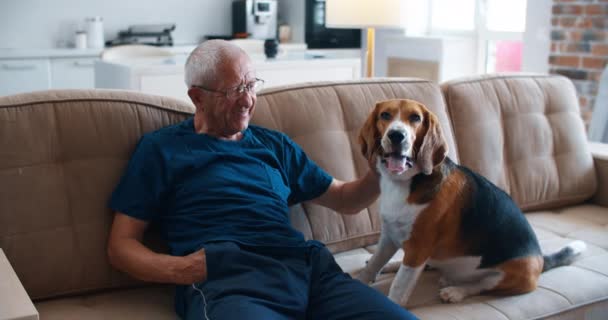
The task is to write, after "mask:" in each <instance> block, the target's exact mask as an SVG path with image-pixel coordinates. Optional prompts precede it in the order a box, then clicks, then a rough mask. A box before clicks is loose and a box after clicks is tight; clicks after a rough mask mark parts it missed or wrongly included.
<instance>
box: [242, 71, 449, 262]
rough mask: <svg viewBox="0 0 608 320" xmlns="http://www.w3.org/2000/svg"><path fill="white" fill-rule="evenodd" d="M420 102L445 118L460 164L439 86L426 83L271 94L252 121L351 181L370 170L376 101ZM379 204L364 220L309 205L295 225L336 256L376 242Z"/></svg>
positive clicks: (299, 210)
mask: <svg viewBox="0 0 608 320" xmlns="http://www.w3.org/2000/svg"><path fill="white" fill-rule="evenodd" d="M397 98H408V99H414V100H418V101H420V102H422V103H424V104H425V105H426V106H427V107H428V108H429V109H431V110H432V111H433V112H434V113H435V114H436V115H437V116H438V118H439V120H440V122H441V125H442V127H443V131H444V132H445V136H446V139H447V141H448V145H449V149H450V151H449V152H450V156H451V157H452V158H453V159H455V160H457V154H456V150H455V148H453V146H454V139H453V136H452V131H451V129H450V127H449V123H448V119H447V114H446V111H445V106H444V102H443V97H442V96H441V92H440V89H439V87H438V86H437V85H436V84H434V83H432V82H430V81H426V80H420V79H399V78H391V79H366V80H359V81H349V82H332V83H310V84H301V85H294V86H288V87H281V88H275V89H270V90H266V91H264V92H263V93H261V94H260V95H259V96H258V101H257V109H256V112H255V115H254V117H253V120H252V122H253V123H256V124H259V125H262V126H264V127H267V128H271V129H275V130H279V131H282V132H284V133H286V134H287V135H288V136H290V137H291V138H292V139H293V140H294V141H295V142H296V143H298V144H299V145H300V146H301V147H302V148H303V149H304V151H306V153H307V155H308V156H309V157H310V158H312V159H313V160H314V161H315V162H317V163H318V164H319V165H320V166H321V167H323V168H324V169H326V170H327V171H328V172H329V174H331V175H332V176H334V177H336V178H338V179H341V180H346V181H350V180H353V179H355V178H357V177H359V176H361V175H363V174H365V173H366V172H367V170H368V165H367V162H366V161H365V159H364V157H363V156H362V155H361V152H360V147H359V145H358V143H357V136H358V134H359V130H360V128H361V126H362V125H363V122H364V121H365V119H366V118H367V116H368V114H369V113H370V112H371V110H372V109H373V108H374V106H375V104H376V102H378V101H380V100H387V99H397ZM377 211H378V210H377V206H376V204H374V205H372V206H371V207H370V208H369V209H367V210H363V212H362V213H360V214H358V215H348V216H346V215H341V214H338V213H335V212H332V211H331V210H329V209H326V208H323V207H320V206H317V205H314V204H311V203H306V204H304V205H303V206H296V207H294V208H293V210H292V214H291V217H292V223H293V224H294V225H295V226H296V228H298V229H299V230H300V231H302V232H303V233H304V235H305V236H306V237H307V238H308V239H316V240H320V241H323V242H324V243H326V244H327V245H328V247H329V249H330V250H332V251H333V252H340V251H345V250H350V249H355V248H359V247H362V246H366V245H370V244H373V243H375V242H376V240H377V238H378V231H379V230H380V229H379V228H380V221H379V219H378V215H377Z"/></svg>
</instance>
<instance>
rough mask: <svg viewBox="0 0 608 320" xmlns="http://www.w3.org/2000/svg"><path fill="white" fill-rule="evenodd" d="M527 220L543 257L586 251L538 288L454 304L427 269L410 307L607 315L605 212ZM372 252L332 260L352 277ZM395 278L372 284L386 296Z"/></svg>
mask: <svg viewBox="0 0 608 320" xmlns="http://www.w3.org/2000/svg"><path fill="white" fill-rule="evenodd" d="M526 216H527V218H528V220H529V221H530V223H531V224H532V226H533V228H534V231H535V232H536V235H537V237H538V239H539V242H540V244H541V248H542V250H543V252H544V253H552V252H555V251H557V250H558V249H560V248H561V247H563V246H564V245H566V244H567V243H569V242H571V241H573V240H574V239H581V240H584V241H585V242H586V243H587V250H586V251H585V252H584V253H583V254H582V256H581V257H580V258H579V259H578V260H577V261H576V262H575V263H574V264H572V265H570V266H565V267H560V268H556V269H552V270H549V271H547V272H545V273H543V274H542V275H541V277H540V280H539V284H538V288H537V289H536V290H535V291H533V292H531V293H528V294H524V295H519V296H511V297H497V296H490V295H481V296H475V297H470V298H468V299H465V300H464V301H463V302H462V303H458V304H443V303H441V301H440V300H439V296H438V291H439V284H438V282H439V273H438V272H436V271H433V270H427V271H425V272H423V274H422V277H421V279H420V280H419V282H418V284H417V286H416V288H415V289H414V292H413V294H412V297H411V298H410V301H409V302H408V306H407V307H408V309H410V310H411V311H412V312H413V313H414V314H416V315H417V316H419V317H420V318H421V319H534V318H538V317H544V316H550V315H555V314H559V313H564V312H566V313H573V312H580V311H581V309H584V308H589V310H583V311H584V313H583V314H593V313H594V312H596V313H597V312H599V311H597V310H598V308H599V309H600V310H602V311H601V312H606V311H608V208H604V207H599V206H594V205H580V206H574V207H568V208H563V209H560V210H555V211H542V212H531V213H528V214H526ZM374 250H375V246H371V247H366V248H361V249H357V250H351V251H346V252H341V253H338V254H336V255H335V256H336V260H337V261H338V264H339V265H340V266H341V267H342V268H343V269H344V271H346V272H349V273H351V274H356V273H357V272H359V271H360V270H361V268H363V266H364V265H365V261H366V260H368V259H369V258H370V257H371V254H372V253H373V252H374ZM402 257H403V252H402V251H399V252H397V253H396V254H395V256H394V257H393V258H392V259H391V260H392V261H393V262H392V263H390V262H389V264H391V265H394V262H396V261H400V259H401V258H402ZM393 276H394V274H381V275H380V277H379V278H378V279H377V281H376V282H375V283H374V284H373V286H374V287H375V288H376V289H378V290H379V291H381V292H383V293H384V294H388V290H389V288H390V284H391V281H392V278H393ZM598 302H599V303H598ZM602 302H603V303H602ZM575 309H576V310H575Z"/></svg>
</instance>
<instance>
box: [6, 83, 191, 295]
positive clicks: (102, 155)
mask: <svg viewBox="0 0 608 320" xmlns="http://www.w3.org/2000/svg"><path fill="white" fill-rule="evenodd" d="M192 111H193V107H192V106H191V105H188V104H186V103H184V102H181V101H178V100H173V99H170V98H163V97H155V96H149V95H144V94H140V93H134V92H126V91H110V90H108V91H104V90H65V91H47V92H38V93H28V94H22V95H15V96H8V97H0V181H2V183H0V247H2V249H3V250H4V251H5V253H6V255H7V257H8V259H9V261H10V262H11V264H12V266H13V268H14V269H15V272H16V273H17V275H18V276H19V279H20V280H21V282H22V283H23V285H24V287H25V289H26V291H27V292H28V294H29V295H30V297H31V298H33V299H38V298H44V297H51V296H57V295H62V294H75V293H78V292H83V291H90V290H99V289H103V288H111V287H120V286H123V285H132V284H133V280H132V279H130V278H128V277H126V276H125V275H124V274H122V273H119V272H117V271H115V270H114V269H113V268H112V267H110V265H109V264H108V261H107V255H106V241H107V236H108V231H109V227H110V223H111V221H112V212H111V211H110V209H109V208H108V207H107V201H108V198H109V195H110V193H111V192H112V190H113V189H114V187H115V186H116V184H117V182H118V179H119V178H120V176H121V175H122V172H123V170H124V167H125V166H126V163H127V161H128V159H129V158H130V155H131V152H132V151H133V149H134V148H135V145H136V143H137V141H138V140H139V138H140V136H141V135H142V134H143V133H145V132H149V131H152V130H155V129H157V128H159V127H162V126H166V125H169V124H171V123H175V122H178V121H180V120H182V119H185V118H186V117H188V116H190V114H191V112H192ZM41 270H42V271H41Z"/></svg>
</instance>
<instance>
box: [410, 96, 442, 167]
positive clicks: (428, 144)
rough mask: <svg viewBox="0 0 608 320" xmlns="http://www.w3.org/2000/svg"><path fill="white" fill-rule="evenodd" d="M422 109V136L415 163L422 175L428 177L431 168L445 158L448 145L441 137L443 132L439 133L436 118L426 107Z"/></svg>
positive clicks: (439, 126) (439, 129)
mask: <svg viewBox="0 0 608 320" xmlns="http://www.w3.org/2000/svg"><path fill="white" fill-rule="evenodd" d="M424 109H425V111H424V120H423V126H424V131H423V134H424V136H423V139H422V143H421V145H420V149H419V150H418V154H417V156H416V163H417V164H418V166H419V167H420V170H421V171H422V173H424V174H426V175H429V174H431V173H432V172H433V168H435V166H437V165H438V164H440V163H441V162H442V161H443V160H444V159H445V157H446V156H447V153H448V144H447V143H446V142H445V139H444V137H443V131H441V125H440V124H439V120H438V119H437V116H435V114H433V113H432V112H431V111H429V110H428V109H426V107H425V108H424Z"/></svg>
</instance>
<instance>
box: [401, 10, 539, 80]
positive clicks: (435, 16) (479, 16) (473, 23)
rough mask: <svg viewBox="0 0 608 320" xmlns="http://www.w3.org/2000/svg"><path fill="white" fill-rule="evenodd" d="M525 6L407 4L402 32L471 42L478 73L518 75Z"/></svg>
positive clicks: (521, 51) (524, 22)
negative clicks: (466, 38) (405, 30)
mask: <svg viewBox="0 0 608 320" xmlns="http://www.w3.org/2000/svg"><path fill="white" fill-rule="evenodd" d="M526 5H527V0H457V1H455V0H408V8H409V10H410V12H408V13H407V17H408V25H407V27H406V28H407V29H408V30H410V31H411V30H414V33H412V34H418V35H432V36H462V37H472V38H475V40H476V43H477V70H478V72H479V73H491V72H505V71H521V65H522V53H523V42H522V40H523V32H524V31H525V29H526ZM420 16H423V17H426V19H424V18H422V19H421V18H420ZM413 18H416V19H413ZM423 20H426V21H423ZM412 21H413V25H411V24H410V23H412ZM410 31H408V34H410Z"/></svg>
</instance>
